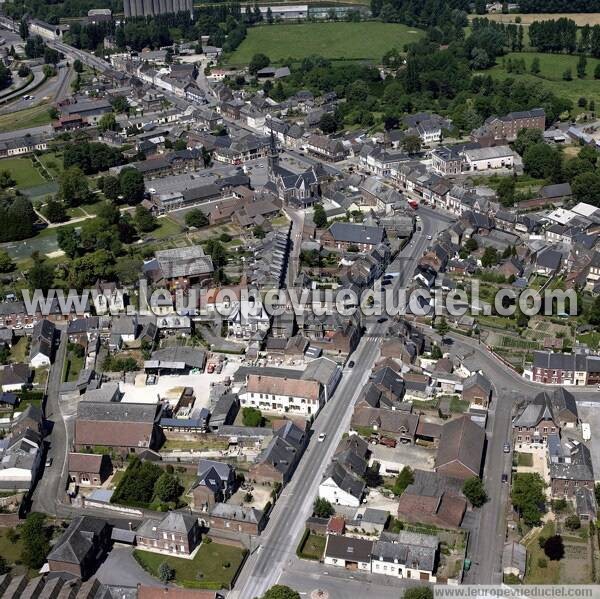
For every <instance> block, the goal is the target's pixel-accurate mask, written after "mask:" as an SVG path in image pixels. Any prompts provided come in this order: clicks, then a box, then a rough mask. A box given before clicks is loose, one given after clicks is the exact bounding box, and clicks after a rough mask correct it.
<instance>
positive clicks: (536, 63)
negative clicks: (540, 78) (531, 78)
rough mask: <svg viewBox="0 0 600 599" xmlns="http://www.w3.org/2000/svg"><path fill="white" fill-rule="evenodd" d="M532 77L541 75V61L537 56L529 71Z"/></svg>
mask: <svg viewBox="0 0 600 599" xmlns="http://www.w3.org/2000/svg"><path fill="white" fill-rule="evenodd" d="M529 70H530V71H531V74H532V75H539V73H540V59H539V58H538V57H537V56H536V57H535V58H534V59H533V60H532V61H531V67H530V69H529Z"/></svg>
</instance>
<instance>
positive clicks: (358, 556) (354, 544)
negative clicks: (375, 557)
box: [325, 535, 373, 572]
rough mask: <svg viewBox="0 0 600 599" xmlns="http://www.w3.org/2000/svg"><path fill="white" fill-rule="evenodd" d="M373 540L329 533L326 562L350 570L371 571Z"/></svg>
mask: <svg viewBox="0 0 600 599" xmlns="http://www.w3.org/2000/svg"><path fill="white" fill-rule="evenodd" d="M372 550H373V541H369V540H366V539H355V538H353V537H345V536H342V535H327V544H326V545H325V563H326V564H327V565H328V566H339V567H340V568H347V569H348V570H363V571H365V572H370V571H371V552H372Z"/></svg>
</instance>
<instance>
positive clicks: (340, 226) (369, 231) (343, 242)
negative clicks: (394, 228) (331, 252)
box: [321, 222, 386, 251]
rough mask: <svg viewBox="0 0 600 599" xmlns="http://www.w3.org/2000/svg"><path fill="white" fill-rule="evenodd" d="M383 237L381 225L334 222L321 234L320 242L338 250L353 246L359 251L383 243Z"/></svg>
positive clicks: (370, 248) (383, 232) (367, 249)
mask: <svg viewBox="0 0 600 599" xmlns="http://www.w3.org/2000/svg"><path fill="white" fill-rule="evenodd" d="M385 239H386V234H385V229H384V228H383V227H372V226H367V225H361V224H355V223H343V222H335V223H333V224H332V225H331V226H330V227H329V229H327V231H325V232H324V233H323V234H322V235H321V244H322V245H323V246H324V247H330V248H337V249H340V250H347V249H348V248H349V247H353V246H354V247H356V248H358V250H359V251H369V250H372V249H373V248H374V247H376V246H378V245H379V244H380V243H383V242H384V241H385Z"/></svg>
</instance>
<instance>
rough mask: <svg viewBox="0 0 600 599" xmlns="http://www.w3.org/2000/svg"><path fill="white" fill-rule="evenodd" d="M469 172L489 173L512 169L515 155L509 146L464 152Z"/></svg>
mask: <svg viewBox="0 0 600 599" xmlns="http://www.w3.org/2000/svg"><path fill="white" fill-rule="evenodd" d="M463 156H464V159H465V162H466V163H467V167H468V170H471V171H487V170H492V169H498V168H507V169H512V167H513V165H514V159H515V153H514V152H513V150H511V149H510V147H509V146H492V147H489V148H476V149H473V150H465V151H464V152H463Z"/></svg>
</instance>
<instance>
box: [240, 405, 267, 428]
mask: <svg viewBox="0 0 600 599" xmlns="http://www.w3.org/2000/svg"><path fill="white" fill-rule="evenodd" d="M242 421H243V423H244V426H252V427H257V426H263V423H264V419H263V415H262V412H261V411H260V410H259V409H258V408H250V407H248V408H244V409H243V410H242Z"/></svg>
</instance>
